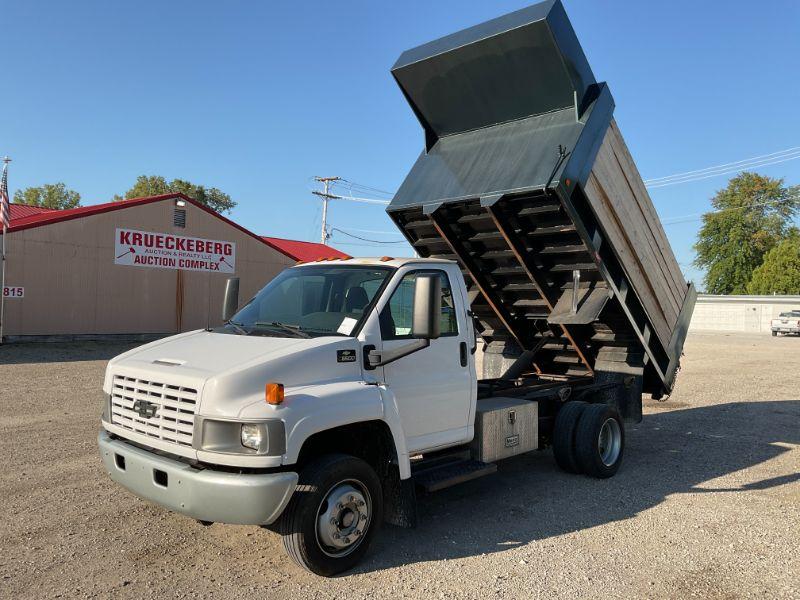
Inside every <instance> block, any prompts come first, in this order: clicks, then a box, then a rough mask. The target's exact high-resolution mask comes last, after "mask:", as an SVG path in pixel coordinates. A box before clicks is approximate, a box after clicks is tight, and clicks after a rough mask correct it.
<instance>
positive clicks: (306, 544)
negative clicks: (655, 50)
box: [99, 1, 695, 575]
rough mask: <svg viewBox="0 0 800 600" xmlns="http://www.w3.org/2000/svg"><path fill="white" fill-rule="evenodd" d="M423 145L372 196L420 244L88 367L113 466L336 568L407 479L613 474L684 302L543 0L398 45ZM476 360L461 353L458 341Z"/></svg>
mask: <svg viewBox="0 0 800 600" xmlns="http://www.w3.org/2000/svg"><path fill="white" fill-rule="evenodd" d="M392 73H393V75H394V77H395V79H396V80H397V82H398V83H399V85H400V87H401V89H402V91H403V93H404V95H405V97H406V98H407V100H408V101H409V103H410V104H411V107H412V109H413V111H414V113H415V114H416V116H417V117H418V118H419V120H420V123H421V125H422V127H423V129H424V131H425V141H426V143H425V150H424V152H423V153H422V154H421V156H420V157H419V159H418V160H417V162H416V164H415V165H414V166H413V168H412V169H411V171H410V173H409V174H408V176H407V178H406V180H405V181H404V183H403V184H402V186H401V187H400V189H399V190H398V192H397V194H396V195H395V198H394V199H393V201H392V203H391V205H390V206H389V207H388V212H389V216H390V217H391V218H392V220H393V221H394V222H395V223H396V224H397V225H398V227H399V228H400V230H401V231H402V232H403V234H404V235H405V236H406V238H407V239H408V242H409V243H410V244H411V245H412V246H413V247H414V248H415V250H416V251H417V253H418V254H419V255H420V257H418V258H403V259H400V258H391V257H382V258H372V259H370V258H352V259H347V260H334V261H330V260H329V261H319V262H313V263H307V264H300V265H297V266H294V267H291V268H289V269H286V270H285V271H284V272H282V273H281V274H280V275H278V276H277V277H276V278H275V279H274V280H272V281H270V282H269V283H268V284H267V285H266V286H265V287H264V288H263V289H262V290H261V291H260V292H259V293H258V294H257V295H256V296H255V297H254V298H252V299H250V300H249V301H248V302H247V303H246V304H244V306H243V307H241V308H238V292H237V285H236V284H237V282H236V280H233V279H232V280H230V281H229V285H228V288H227V290H226V297H225V299H224V307H225V308H224V310H223V316H224V324H223V325H221V326H219V327H215V328H209V329H207V330H200V331H193V332H189V333H183V334H180V335H176V336H173V337H169V338H165V339H162V340H159V341H156V342H153V343H150V344H147V345H145V346H142V347H140V348H136V349H134V350H131V351H130V352H127V353H125V354H122V355H120V356H118V357H116V358H114V359H113V360H111V361H110V363H109V364H108V368H107V370H106V375H105V381H104V384H103V390H104V392H105V406H104V410H103V415H102V424H101V425H102V426H101V430H100V434H99V447H100V455H101V457H102V461H103V464H104V467H105V469H106V470H107V471H108V473H109V475H110V477H111V479H113V480H114V481H116V482H117V483H119V484H120V485H122V486H123V487H125V488H127V489H129V490H130V491H132V492H133V493H134V494H136V495H138V496H140V497H142V498H145V499H147V500H149V501H152V502H154V503H157V504H159V505H161V506H164V507H166V508H167V509H169V510H173V511H175V512H178V513H182V514H184V515H186V516H188V517H191V518H194V519H197V520H199V521H201V522H204V523H238V524H252V525H260V526H264V527H266V528H270V529H273V530H276V531H278V532H279V533H280V534H281V535H282V537H283V542H284V546H285V548H286V550H287V551H288V553H289V555H290V556H291V557H292V558H293V559H294V560H295V561H296V562H297V563H298V564H300V565H302V566H303V567H305V568H307V569H309V570H311V571H313V572H314V573H317V574H321V575H333V574H335V573H339V572H341V571H344V570H347V569H349V568H351V567H352V566H354V565H355V564H356V563H358V561H359V560H360V559H361V558H362V556H363V555H364V553H365V552H366V551H367V548H368V546H369V542H370V540H371V539H372V538H373V537H374V536H375V535H376V533H377V531H378V528H379V526H380V525H381V523H382V522H384V521H385V522H389V523H391V524H394V525H399V526H414V525H415V524H416V521H417V504H416V498H417V494H418V493H420V492H425V493H427V492H434V491H436V490H439V489H441V488H444V487H447V486H450V485H454V484H457V483H460V482H463V481H467V480H470V479H475V478H477V477H482V476H485V475H490V474H491V473H493V472H495V471H496V469H497V462H498V461H501V460H504V459H509V458H511V457H514V456H517V455H519V454H522V453H525V452H530V451H534V450H542V449H547V448H551V449H552V452H553V455H554V458H555V460H556V461H557V463H558V464H559V466H561V467H562V468H563V469H564V470H566V471H569V472H574V473H582V474H586V475H589V476H594V477H601V478H602V477H610V476H612V475H614V474H615V473H616V472H617V470H618V469H619V467H620V464H621V461H622V458H623V454H624V450H625V423H626V422H637V421H639V420H641V418H642V395H643V394H644V393H647V394H650V395H652V396H653V397H661V396H663V395H665V394H668V393H669V392H670V391H671V390H672V387H673V385H674V380H675V375H676V372H677V370H678V365H679V359H680V356H681V351H682V347H683V342H684V339H685V336H686V330H687V327H688V323H689V319H690V317H691V313H692V309H693V306H694V301H695V293H694V290H693V288H692V287H691V285H688V284H687V283H686V282H685V281H684V280H683V279H682V277H681V275H680V269H679V268H678V265H677V262H676V261H675V258H674V256H673V254H672V251H671V249H670V247H669V243H668V242H667V240H666V236H665V235H664V232H663V229H662V227H661V224H660V222H659V220H658V217H657V216H656V213H655V210H654V208H653V206H652V203H651V201H650V199H649V196H648V195H647V191H646V190H645V188H644V185H643V183H642V181H641V178H640V177H639V174H638V172H637V171H636V168H635V166H634V165H633V162H632V159H631V157H630V154H629V153H628V151H627V148H626V146H625V143H624V141H623V139H622V137H621V134H620V133H619V129H618V128H617V126H616V123H615V122H614V120H613V118H612V115H613V106H614V105H613V100H612V98H611V95H610V92H609V89H608V87H607V86H606V85H605V84H602V83H597V82H595V80H594V76H593V75H592V72H591V70H590V68H589V65H588V63H587V61H586V58H585V57H584V55H583V52H582V50H581V48H580V45H579V44H578V41H577V39H576V38H575V35H574V32H573V31H572V28H571V26H570V24H569V21H568V20H567V18H566V15H565V13H564V10H563V8H562V6H561V5H560V3H559V2H555V1H548V2H545V3H542V4H537V5H535V6H532V7H530V8H527V9H523V10H522V11H518V12H516V13H512V14H510V15H506V16H504V17H501V18H499V19H496V20H493V21H489V22H487V23H483V24H481V25H479V26H477V27H474V28H470V29H467V30H465V31H462V32H459V33H457V34H454V35H452V36H448V37H446V38H442V39H440V40H437V41H435V42H431V43H430V44H426V45H424V46H421V47H419V48H415V49H413V50H410V51H408V52H406V53H404V54H403V55H402V56H401V57H400V59H399V60H398V62H397V64H396V65H395V67H394V68H393V70H392ZM477 352H481V353H482V355H483V358H484V360H483V363H484V367H483V373H478V372H476V361H475V357H476V353H477Z"/></svg>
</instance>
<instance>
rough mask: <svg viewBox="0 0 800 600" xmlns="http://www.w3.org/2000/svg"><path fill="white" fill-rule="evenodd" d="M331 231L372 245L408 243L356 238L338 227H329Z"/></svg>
mask: <svg viewBox="0 0 800 600" xmlns="http://www.w3.org/2000/svg"><path fill="white" fill-rule="evenodd" d="M331 231H338V232H339V233H342V234H344V235H346V236H348V237H351V238H354V239H357V240H361V241H362V242H372V243H373V244H407V243H408V242H407V241H406V240H397V241H387V240H371V239H369V238H364V237H361V236H358V235H354V234H352V233H348V232H347V231H344V230H343V229H339V228H338V227H331Z"/></svg>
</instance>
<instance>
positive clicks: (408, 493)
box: [383, 465, 417, 528]
mask: <svg viewBox="0 0 800 600" xmlns="http://www.w3.org/2000/svg"><path fill="white" fill-rule="evenodd" d="M383 520H384V521H385V522H386V523H389V524H390V525H396V526H397V527H405V528H413V527H416V526H417V492H416V488H415V484H414V480H413V479H400V472H399V470H398V469H397V465H391V466H390V467H389V472H388V473H387V476H386V477H385V478H384V480H383Z"/></svg>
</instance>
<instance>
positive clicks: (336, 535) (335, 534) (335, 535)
mask: <svg viewBox="0 0 800 600" xmlns="http://www.w3.org/2000/svg"><path fill="white" fill-rule="evenodd" d="M340 537H342V536H340V535H339V534H338V533H334V534H333V539H335V540H338V539H339V538H340Z"/></svg>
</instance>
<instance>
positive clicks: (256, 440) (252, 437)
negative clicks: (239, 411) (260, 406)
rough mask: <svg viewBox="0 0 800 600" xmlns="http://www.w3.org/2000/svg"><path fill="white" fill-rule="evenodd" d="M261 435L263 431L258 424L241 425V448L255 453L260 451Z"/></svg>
mask: <svg viewBox="0 0 800 600" xmlns="http://www.w3.org/2000/svg"><path fill="white" fill-rule="evenodd" d="M263 433H264V429H263V427H261V425H259V424H258V423H244V424H243V425H242V446H244V447H245V448H252V449H253V450H255V451H256V452H258V451H260V450H261V441H262V439H263V438H262V436H263Z"/></svg>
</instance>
